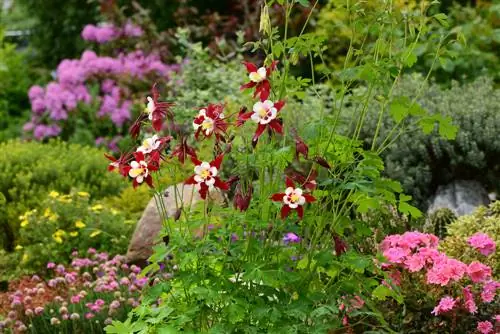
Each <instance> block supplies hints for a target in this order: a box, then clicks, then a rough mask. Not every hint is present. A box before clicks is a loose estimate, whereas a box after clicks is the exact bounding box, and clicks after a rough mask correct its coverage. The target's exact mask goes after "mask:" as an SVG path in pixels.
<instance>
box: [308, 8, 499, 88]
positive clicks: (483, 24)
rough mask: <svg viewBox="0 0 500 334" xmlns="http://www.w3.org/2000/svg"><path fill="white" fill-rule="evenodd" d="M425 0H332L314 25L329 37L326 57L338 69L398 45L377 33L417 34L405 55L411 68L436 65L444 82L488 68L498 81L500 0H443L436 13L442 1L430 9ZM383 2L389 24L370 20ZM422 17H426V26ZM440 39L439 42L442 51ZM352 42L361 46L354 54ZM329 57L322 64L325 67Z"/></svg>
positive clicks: (417, 69) (426, 68) (476, 74)
mask: <svg viewBox="0 0 500 334" xmlns="http://www.w3.org/2000/svg"><path fill="white" fill-rule="evenodd" d="M423 3H424V2H423V1H416V0H411V1H405V0H395V1H391V2H386V1H381V0H375V1H352V2H349V5H346V2H345V1H343V0H329V1H328V3H327V4H326V5H325V6H324V7H323V8H322V10H321V12H320V14H319V15H318V22H317V28H316V31H315V33H316V34H318V35H320V36H323V37H325V38H326V39H327V40H328V41H329V42H330V45H329V46H330V47H329V48H328V50H327V51H326V52H325V54H326V57H325V63H326V64H327V65H329V66H330V67H333V68H335V69H337V70H339V69H341V68H343V67H344V66H345V63H346V62H347V63H348V62H350V61H351V60H352V59H355V58H356V57H357V56H359V55H360V54H367V52H368V53H375V54H377V53H384V52H387V51H388V50H389V49H391V48H392V47H393V45H392V44H381V43H380V40H379V39H378V37H379V36H380V35H381V34H390V35H393V36H405V38H408V37H410V38H413V37H414V36H418V42H417V43H415V44H414V46H413V47H412V48H411V49H410V50H407V51H408V52H407V53H406V56H405V58H406V60H405V61H406V64H407V65H408V67H409V68H411V71H415V72H420V73H428V72H430V71H431V72H432V73H430V75H431V76H432V77H433V78H435V79H436V80H437V81H438V82H440V83H442V84H445V85H448V84H449V82H450V79H455V80H462V79H464V78H467V79H472V80H473V79H475V78H477V77H479V76H483V75H485V74H486V75H489V76H491V77H492V78H494V80H496V81H498V79H499V77H498V73H499V71H498V69H499V68H498V66H499V63H500V62H499V58H498V52H496V50H497V49H498V47H499V43H500V24H499V22H500V21H499V17H500V7H499V5H498V4H491V3H483V4H477V5H476V6H471V4H470V3H469V2H468V3H467V4H465V3H462V4H459V3H454V4H453V5H452V6H445V5H444V4H442V1H441V7H442V9H445V10H446V12H445V13H437V12H436V11H437V9H438V8H439V6H438V2H437V1H436V2H433V3H435V4H436V6H434V7H431V8H430V9H428V8H427V7H426V6H424V5H423ZM428 3H429V2H428ZM384 6H385V8H387V11H388V12H390V13H391V15H390V16H389V17H384V21H385V23H386V25H382V26H374V25H373V24H370V22H372V21H373V20H374V19H376V18H377V14H378V10H379V8H384ZM389 7H390V8H389ZM378 19H381V18H380V17H379V18H378ZM422 22H425V28H424V29H422V27H421V24H422ZM396 45H397V44H396ZM436 45H438V46H439V47H438V52H437V53H436V52H435V50H436ZM350 46H353V47H354V49H357V50H356V51H355V52H354V53H353V54H350V53H346V50H348V49H349V47H350ZM397 47H399V45H397ZM397 47H396V48H397ZM389 52H391V51H389ZM325 63H323V65H321V66H319V68H320V69H322V68H324V66H325Z"/></svg>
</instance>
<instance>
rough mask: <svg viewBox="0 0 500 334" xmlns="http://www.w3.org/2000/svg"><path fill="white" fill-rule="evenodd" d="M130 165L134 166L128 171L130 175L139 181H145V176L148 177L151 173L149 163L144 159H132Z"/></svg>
mask: <svg viewBox="0 0 500 334" xmlns="http://www.w3.org/2000/svg"><path fill="white" fill-rule="evenodd" d="M130 167H132V168H131V169H130V171H129V172H128V175H129V176H130V177H131V178H134V179H135V180H136V181H137V183H142V182H143V181H144V178H146V177H147V176H148V174H149V171H148V164H147V163H146V161H144V160H142V161H139V162H137V161H132V162H131V163H130Z"/></svg>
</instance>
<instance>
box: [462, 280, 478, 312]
mask: <svg viewBox="0 0 500 334" xmlns="http://www.w3.org/2000/svg"><path fill="white" fill-rule="evenodd" d="M462 292H463V295H464V306H465V308H466V309H467V311H469V312H470V313H472V314H475V313H477V305H476V302H475V301H474V296H473V295H472V292H471V290H470V286H467V287H465V288H463V290H462Z"/></svg>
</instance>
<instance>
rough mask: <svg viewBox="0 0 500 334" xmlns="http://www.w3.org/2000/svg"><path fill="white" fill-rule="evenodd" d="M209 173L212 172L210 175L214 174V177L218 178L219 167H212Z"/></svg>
mask: <svg viewBox="0 0 500 334" xmlns="http://www.w3.org/2000/svg"><path fill="white" fill-rule="evenodd" d="M209 171H210V173H212V176H217V173H218V171H217V167H213V166H212V167H210V169H209Z"/></svg>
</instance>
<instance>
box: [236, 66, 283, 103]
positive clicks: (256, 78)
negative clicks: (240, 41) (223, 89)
mask: <svg viewBox="0 0 500 334" xmlns="http://www.w3.org/2000/svg"><path fill="white" fill-rule="evenodd" d="M277 63H278V62H277V61H273V62H272V64H271V66H268V67H259V68H258V67H257V65H255V64H252V63H249V62H246V61H244V62H243V64H244V65H245V66H246V68H247V72H248V78H249V79H250V82H248V83H246V84H244V85H242V86H241V87H240V89H241V90H243V89H248V88H254V87H255V93H254V94H253V96H254V97H256V96H257V95H258V96H259V97H260V99H261V100H267V98H268V97H269V94H270V93H271V84H270V83H269V77H270V76H271V73H272V71H274V70H275V69H276V64H277Z"/></svg>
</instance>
